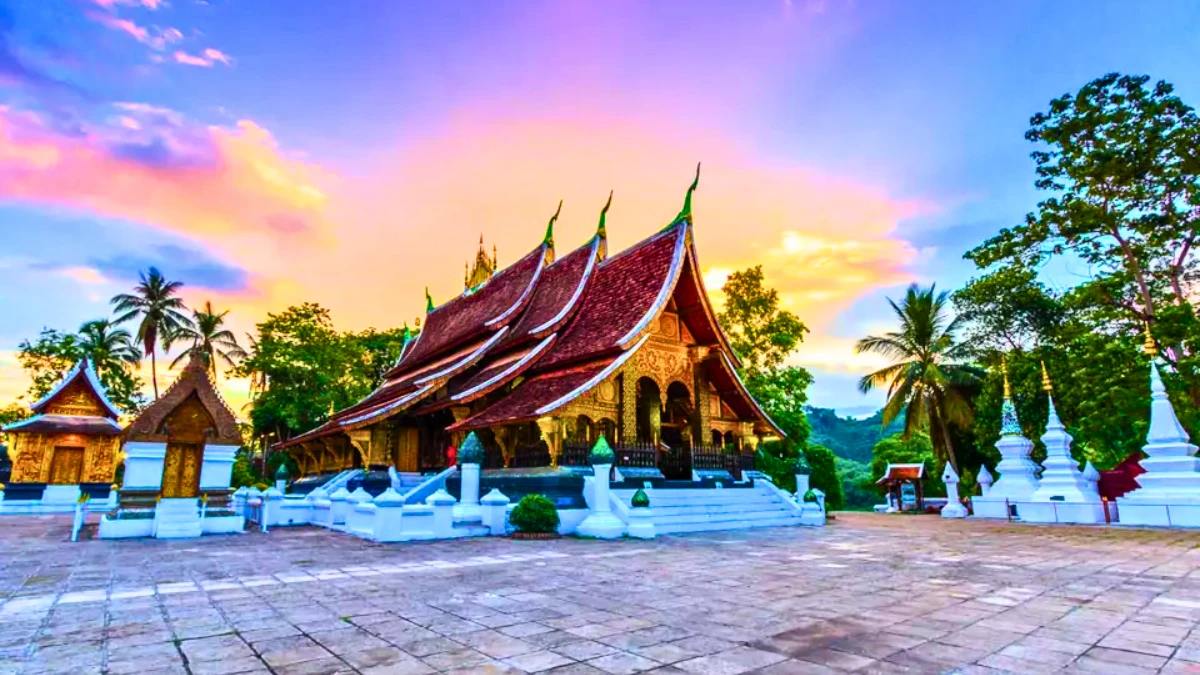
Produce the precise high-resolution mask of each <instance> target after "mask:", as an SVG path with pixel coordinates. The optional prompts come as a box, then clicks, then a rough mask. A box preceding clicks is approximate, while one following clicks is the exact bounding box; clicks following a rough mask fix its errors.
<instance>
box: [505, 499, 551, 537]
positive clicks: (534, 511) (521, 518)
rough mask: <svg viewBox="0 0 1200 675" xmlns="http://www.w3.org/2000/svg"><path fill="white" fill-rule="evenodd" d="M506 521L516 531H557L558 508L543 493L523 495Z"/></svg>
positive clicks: (542, 532) (530, 532)
mask: <svg viewBox="0 0 1200 675" xmlns="http://www.w3.org/2000/svg"><path fill="white" fill-rule="evenodd" d="M508 521H509V522H510V523H512V526H513V527H515V528H516V529H517V532H523V533H528V534H533V533H541V534H548V533H553V532H558V509H556V508H554V502H552V501H550V500H549V499H547V498H546V496H545V495H525V496H524V497H521V501H519V502H517V505H516V506H515V507H514V508H513V510H512V513H511V514H509V516H508Z"/></svg>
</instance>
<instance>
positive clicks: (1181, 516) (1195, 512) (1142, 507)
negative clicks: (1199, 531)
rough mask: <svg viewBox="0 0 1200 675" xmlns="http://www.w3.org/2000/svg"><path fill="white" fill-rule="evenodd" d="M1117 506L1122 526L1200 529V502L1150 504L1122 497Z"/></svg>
mask: <svg viewBox="0 0 1200 675" xmlns="http://www.w3.org/2000/svg"><path fill="white" fill-rule="evenodd" d="M1131 494H1136V493H1131ZM1117 505H1118V506H1119V508H1120V514H1121V524H1122V525H1153V526H1158V527H1200V501H1187V502H1175V503H1165V504H1164V503H1162V502H1159V503H1157V504H1150V503H1139V501H1138V500H1137V499H1130V498H1128V497H1120V498H1118V499H1117Z"/></svg>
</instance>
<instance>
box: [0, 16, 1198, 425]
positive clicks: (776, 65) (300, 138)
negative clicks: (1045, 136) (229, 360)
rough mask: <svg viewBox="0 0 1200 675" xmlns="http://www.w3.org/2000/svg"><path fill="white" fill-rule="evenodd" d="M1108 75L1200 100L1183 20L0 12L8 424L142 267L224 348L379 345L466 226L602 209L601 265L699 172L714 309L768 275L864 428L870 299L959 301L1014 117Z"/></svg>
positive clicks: (562, 223)
mask: <svg viewBox="0 0 1200 675" xmlns="http://www.w3.org/2000/svg"><path fill="white" fill-rule="evenodd" d="M1111 71H1120V72H1125V73H1145V74H1149V75H1151V76H1152V77H1154V78H1156V79H1166V80H1168V81H1171V82H1173V83H1174V84H1175V85H1176V87H1177V93H1179V94H1180V95H1181V96H1182V97H1183V98H1184V100H1185V101H1187V102H1189V103H1191V104H1192V105H1197V104H1200V5H1198V4H1196V3H1194V2H1186V1H1183V0H1180V1H1168V0H1162V1H1147V2H1127V1H1114V2H1101V1H1099V0H1086V1H1084V0H1075V1H1062V2H1032V1H1024V0H1018V1H1015V2H950V1H946V2H916V1H904V2H899V1H898V2H885V1H883V0H879V1H875V0H870V1H867V0H858V1H847V2H837V1H836V0H813V1H810V2H805V1H803V0H791V1H788V0H771V1H768V2H732V1H730V2H690V1H689V2H683V1H678V2H671V1H664V2H648V1H643V2H616V1H610V0H605V1H603V2H593V3H585V2H569V1H566V0H560V1H556V2H535V1H534V0H521V1H519V2H482V1H462V2H437V3H434V2H424V3H418V2H384V1H379V2H367V1H366V0H359V1H356V2H335V1H333V0H286V1H285V0H207V1H204V0H15V1H9V2H4V3H0V405H3V404H6V403H8V402H10V401H11V400H13V399H14V398H16V397H17V396H19V395H21V394H23V393H24V391H25V390H26V388H27V387H28V381H27V379H26V378H25V376H24V375H23V373H22V372H21V370H20V368H19V366H18V365H17V362H16V358H15V349H16V347H17V344H18V343H19V342H20V341H21V340H22V339H26V338H34V337H36V335H37V333H38V332H39V331H40V330H41V329H42V327H52V328H59V329H63V330H75V329H76V328H77V327H78V326H79V324H80V323H82V322H84V321H86V320H89V319H93V318H99V317H102V316H105V315H106V314H108V312H109V305H108V299H109V298H110V297H111V296H112V295H114V294H116V293H119V292H125V291H128V290H129V289H130V287H131V286H132V285H133V284H134V283H135V281H136V279H137V273H138V271H139V270H143V269H145V268H147V267H148V266H150V265H155V266H158V267H159V268H160V269H162V271H163V272H164V273H165V274H166V275H167V276H168V277H170V278H173V279H179V280H182V281H184V282H185V283H186V284H187V286H186V293H185V298H186V300H187V301H188V302H189V303H192V304H196V305H198V304H201V303H203V302H204V301H205V300H211V301H212V302H213V304H214V305H215V306H216V307H217V308H227V309H230V310H232V313H231V321H232V322H233V324H234V325H233V327H234V328H235V329H236V330H237V332H238V334H239V335H241V334H242V333H245V332H248V331H251V330H252V329H253V325H254V324H255V323H256V322H258V321H261V320H263V319H264V318H265V317H266V314H267V312H272V311H279V310H282V309H284V308H285V307H287V306H288V305H290V304H294V303H300V302H303V301H314V302H318V303H320V304H322V305H325V306H327V307H329V308H330V309H331V310H332V312H333V316H334V319H335V321H336V323H337V324H338V326H339V327H340V328H343V329H361V328H365V327H368V326H375V327H379V328H388V327H392V326H396V325H399V324H400V323H401V322H403V321H406V320H407V321H410V322H411V320H412V319H413V318H415V317H417V316H420V315H421V314H423V312H424V288H425V286H429V288H430V291H431V293H432V294H433V297H434V299H435V301H437V302H443V301H445V300H447V299H449V298H450V297H452V296H453V295H454V294H456V293H458V292H461V290H462V274H463V263H464V261H465V260H467V259H468V258H473V256H474V252H475V247H476V245H477V241H478V238H479V235H480V234H481V233H482V234H483V236H484V238H485V240H486V241H487V244H488V246H489V249H490V247H491V245H492V244H493V243H494V244H495V245H496V246H497V247H498V250H499V256H500V261H501V264H502V265H503V264H506V263H510V262H513V261H514V260H515V259H516V258H518V257H520V256H521V255H523V254H524V253H526V252H527V251H528V250H530V249H531V248H532V247H534V246H535V245H537V244H538V243H539V242H540V240H541V236H542V232H543V229H544V227H545V223H546V220H547V219H548V217H549V216H550V214H551V213H553V211H554V208H555V206H556V205H557V204H558V201H559V200H560V199H562V200H564V202H565V203H564V206H563V212H562V217H561V218H560V220H559V225H558V228H557V230H556V236H555V240H556V243H557V245H558V247H559V250H560V252H565V251H567V250H569V249H570V248H573V247H575V246H576V245H578V244H579V243H581V242H583V241H584V240H585V238H586V237H588V236H589V234H590V233H591V232H592V231H593V229H594V228H595V225H596V218H597V215H598V213H599V210H600V208H601V206H602V205H603V204H604V200H605V199H606V198H607V196H608V192H609V190H614V191H615V196H614V199H613V206H612V209H611V211H610V212H609V216H608V231H609V237H610V250H612V251H617V250H619V249H621V248H624V247H626V246H627V245H629V244H631V243H633V242H634V241H637V240H638V239H640V238H642V237H645V236H646V235H648V234H650V233H652V232H654V231H655V230H657V229H659V228H661V227H662V226H663V225H664V224H666V222H667V220H669V219H670V218H671V216H673V215H674V214H675V213H676V212H677V211H678V210H679V206H680V203H681V200H682V197H683V192H684V189H685V188H686V187H687V185H688V183H689V182H690V181H691V178H692V171H693V168H694V166H695V164H696V162H697V161H702V162H703V164H704V168H703V174H702V177H701V181H700V187H699V190H698V192H697V193H696V197H695V209H694V211H695V214H696V241H697V246H698V249H699V254H700V260H701V263H702V265H703V266H704V267H705V277H706V280H707V281H708V283H709V287H710V289H713V288H719V286H720V284H721V281H722V280H723V279H724V277H725V276H726V275H727V274H728V273H729V272H731V271H734V270H738V269H743V268H746V267H748V266H751V265H754V264H760V263H761V264H762V265H763V267H764V270H765V272H766V276H767V280H768V282H769V283H770V284H771V285H772V286H774V287H776V288H778V289H779V291H780V293H781V295H782V297H783V300H784V304H785V306H786V307H787V309H790V310H791V311H793V312H795V313H796V314H798V315H799V316H800V317H801V319H803V320H804V321H805V322H806V323H807V324H808V326H809V327H810V328H811V329H812V334H811V335H810V336H809V337H808V339H807V340H806V341H805V342H804V344H803V345H802V346H801V348H800V350H799V351H798V352H797V354H796V355H795V358H794V362H795V363H797V364H800V365H803V366H805V367H808V368H810V369H811V370H812V371H813V372H814V374H815V375H816V384H815V386H814V387H813V389H812V390H811V392H810V397H811V400H812V402H813V403H814V404H816V405H821V406H828V407H836V408H838V409H839V410H841V411H843V412H846V413H862V412H869V411H870V410H872V409H873V408H874V407H875V406H877V405H878V404H879V403H880V399H879V398H878V397H874V396H872V397H865V396H862V395H860V394H859V393H858V392H857V390H856V388H855V386H854V383H855V381H856V380H857V378H858V377H859V376H861V375H862V374H863V373H865V372H867V371H869V370H871V369H873V368H874V367H877V366H879V365H881V364H880V363H879V362H878V361H875V360H872V359H868V358H864V357H858V356H855V355H854V354H853V343H854V341H855V340H856V339H857V338H859V337H861V336H862V335H864V334H867V333H871V332H879V331H883V330H887V329H888V327H889V326H890V325H891V321H890V317H889V315H888V310H887V305H886V303H885V301H884V298H885V297H887V296H889V295H890V296H896V295H897V294H899V293H901V292H902V289H903V287H904V286H905V285H906V284H908V283H911V282H913V281H918V282H921V283H929V282H937V283H938V285H939V287H944V288H953V287H955V286H957V285H958V284H960V283H961V282H963V281H965V280H966V279H967V278H968V277H969V276H970V275H971V274H972V273H973V270H972V269H971V265H970V264H969V263H967V262H965V261H963V260H962V253H963V252H964V251H965V250H966V249H968V248H970V247H971V246H973V245H974V244H976V243H978V242H980V241H982V240H983V239H984V238H985V237H987V236H988V235H990V234H991V233H994V232H995V231H997V230H998V229H999V228H1001V227H1003V226H1007V225H1012V224H1015V223H1017V222H1018V221H1019V220H1020V219H1021V218H1022V217H1023V216H1024V214H1025V213H1026V212H1027V211H1029V210H1031V209H1032V208H1033V207H1034V205H1035V204H1036V201H1037V199H1038V194H1037V192H1036V191H1035V190H1034V188H1033V163H1032V160H1030V159H1029V152H1030V150H1031V149H1032V147H1031V146H1030V145H1029V144H1028V143H1027V142H1026V141H1025V140H1024V138H1023V134H1024V132H1025V130H1026V128H1027V126H1028V121H1029V117H1030V116H1031V115H1032V114H1033V113H1035V112H1038V111H1040V110H1043V109H1044V108H1045V106H1046V103H1047V102H1048V101H1049V100H1050V99H1051V98H1053V97H1055V96H1058V95H1060V94H1063V93H1066V92H1068V91H1074V90H1077V89H1078V88H1079V87H1080V86H1081V85H1083V84H1084V83H1086V82H1087V81H1088V80H1090V79H1093V78H1095V77H1098V76H1100V75H1103V74H1105V73H1107V72H1111ZM1071 273H1072V272H1071V271H1067V272H1066V273H1064V274H1062V275H1060V277H1058V278H1052V279H1050V281H1051V282H1052V283H1057V284H1068V283H1072V279H1071V278H1070V274H1071ZM716 295H718V296H719V294H716ZM714 299H715V300H716V301H718V302H719V301H720V298H719V297H715V298H714ZM165 379H168V380H169V379H170V378H169V377H168V378H165ZM225 386H226V391H227V394H228V396H229V398H230V399H231V400H232V401H234V402H244V401H245V399H246V384H245V382H239V381H233V380H231V381H227V382H225Z"/></svg>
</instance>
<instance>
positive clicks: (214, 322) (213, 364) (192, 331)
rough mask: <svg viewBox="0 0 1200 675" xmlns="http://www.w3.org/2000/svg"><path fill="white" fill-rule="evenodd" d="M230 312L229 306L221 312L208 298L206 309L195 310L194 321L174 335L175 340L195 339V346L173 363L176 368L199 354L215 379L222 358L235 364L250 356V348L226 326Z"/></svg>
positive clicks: (228, 363) (230, 364)
mask: <svg viewBox="0 0 1200 675" xmlns="http://www.w3.org/2000/svg"><path fill="white" fill-rule="evenodd" d="M228 314H229V310H225V311H224V312H220V313H217V312H215V311H213V306H212V303H211V302H205V303H204V309H202V310H197V311H194V312H192V320H191V321H190V322H189V324H190V325H188V326H184V327H183V328H181V329H179V330H178V331H176V332H175V333H174V334H172V336H171V342H177V341H179V342H191V343H192V346H191V347H189V348H188V349H187V350H186V351H185V352H184V353H182V354H180V355H179V356H178V357H177V358H176V359H175V361H174V363H172V364H171V367H172V368H174V367H175V366H177V365H179V364H180V363H182V362H183V360H184V359H186V358H189V357H192V356H196V357H198V358H200V359H201V360H203V361H204V365H205V366H206V367H207V368H208V370H209V372H210V373H212V376H213V379H216V377H217V361H218V360H219V361H222V362H224V363H225V365H227V366H229V367H230V368H232V367H234V366H236V365H237V362H238V361H239V360H241V359H244V358H246V356H247V354H246V350H244V349H242V348H241V346H240V345H238V343H237V338H235V337H234V336H233V331H230V330H228V329H227V328H224V326H225V317H226V316H227V315H228Z"/></svg>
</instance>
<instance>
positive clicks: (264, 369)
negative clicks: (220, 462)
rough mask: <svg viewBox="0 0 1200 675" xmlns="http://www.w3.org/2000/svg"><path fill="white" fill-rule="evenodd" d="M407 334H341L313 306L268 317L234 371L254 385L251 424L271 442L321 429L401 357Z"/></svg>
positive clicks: (400, 331)
mask: <svg viewBox="0 0 1200 675" xmlns="http://www.w3.org/2000/svg"><path fill="white" fill-rule="evenodd" d="M403 344H404V337H403V329H394V330H391V331H377V330H369V331H365V332H363V333H341V332H338V331H337V330H336V329H335V328H334V325H333V318H332V317H331V316H330V314H329V310H327V309H325V308H324V307H321V306H320V305H317V304H313V303H305V304H303V305H298V306H293V307H289V308H287V309H286V310H284V311H283V312H280V313H278V314H269V315H267V320H266V321H263V322H262V323H260V324H258V326H257V335H256V336H251V338H250V345H251V347H250V350H249V352H248V355H247V357H246V358H245V359H243V360H242V361H241V362H240V363H238V365H237V367H236V368H234V369H233V371H232V372H233V373H234V374H235V375H237V376H241V377H248V378H250V379H251V381H252V382H254V383H256V385H255V387H254V397H253V401H252V409H251V412H250V420H251V423H252V424H253V428H254V435H255V436H256V437H257V438H260V439H264V438H267V437H268V436H269V440H267V441H266V444H270V443H274V442H278V441H280V440H286V439H288V438H291V437H292V436H294V435H296V434H299V433H303V432H305V431H308V430H310V429H313V428H314V427H316V426H318V425H320V424H321V423H323V422H324V421H325V420H326V419H328V417H329V413H330V411H334V410H341V409H342V408H346V407H348V406H350V405H352V404H354V403H357V402H358V401H359V400H361V399H362V398H363V397H364V396H366V395H367V394H369V393H370V392H371V391H372V390H373V389H375V387H377V386H378V385H379V384H380V382H381V381H382V379H383V374H384V373H385V372H386V371H387V370H389V369H390V366H391V364H394V363H395V362H396V360H397V359H398V358H399V357H400V349H401V347H402V346H403Z"/></svg>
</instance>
